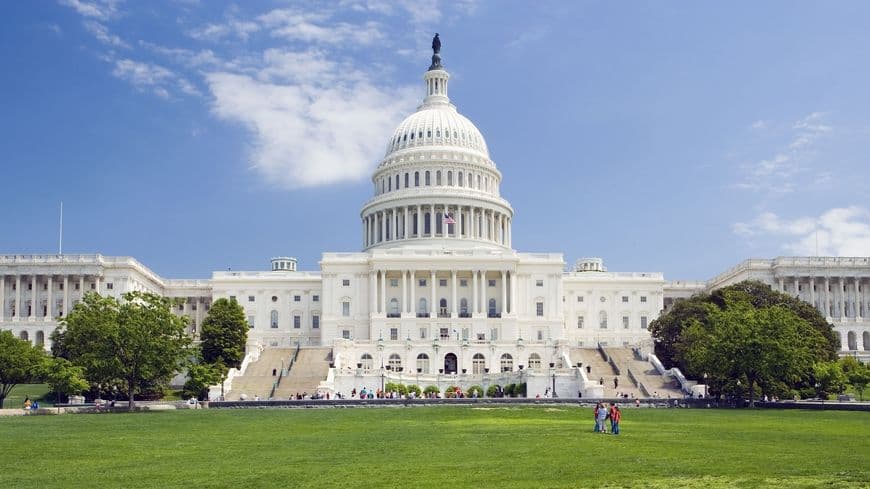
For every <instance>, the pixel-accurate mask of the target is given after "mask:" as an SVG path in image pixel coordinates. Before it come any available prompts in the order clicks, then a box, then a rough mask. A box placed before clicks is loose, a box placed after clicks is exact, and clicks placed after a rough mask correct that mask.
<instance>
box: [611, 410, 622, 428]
mask: <svg viewBox="0 0 870 489" xmlns="http://www.w3.org/2000/svg"><path fill="white" fill-rule="evenodd" d="M620 419H622V412H621V411H620V410H619V406H617V405H616V403H615V402H614V403H611V404H610V432H611V433H613V434H614V435H618V434H619V420H620Z"/></svg>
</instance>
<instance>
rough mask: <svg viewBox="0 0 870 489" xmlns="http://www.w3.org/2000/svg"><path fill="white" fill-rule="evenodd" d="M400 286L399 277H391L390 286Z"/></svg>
mask: <svg viewBox="0 0 870 489" xmlns="http://www.w3.org/2000/svg"><path fill="white" fill-rule="evenodd" d="M398 286H399V279H397V278H391V279H390V287H398Z"/></svg>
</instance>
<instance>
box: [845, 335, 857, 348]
mask: <svg viewBox="0 0 870 489" xmlns="http://www.w3.org/2000/svg"><path fill="white" fill-rule="evenodd" d="M846 338H848V344H849V350H857V349H858V335H856V334H855V332H854V331H849V334H848V335H847V336H846Z"/></svg>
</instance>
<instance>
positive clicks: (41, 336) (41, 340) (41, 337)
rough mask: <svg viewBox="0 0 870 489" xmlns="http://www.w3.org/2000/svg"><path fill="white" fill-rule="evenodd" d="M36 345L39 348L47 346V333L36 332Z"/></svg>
mask: <svg viewBox="0 0 870 489" xmlns="http://www.w3.org/2000/svg"><path fill="white" fill-rule="evenodd" d="M36 344H37V346H42V345H44V344H45V333H43V332H42V331H37V332H36Z"/></svg>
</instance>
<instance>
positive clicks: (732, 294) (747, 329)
mask: <svg viewBox="0 0 870 489" xmlns="http://www.w3.org/2000/svg"><path fill="white" fill-rule="evenodd" d="M722 300H723V304H722V306H721V307H720V306H717V305H712V304H708V305H707V306H706V307H707V308H708V311H707V314H706V319H707V321H706V323H702V322H701V321H700V320H697V319H691V320H690V321H689V322H688V323H689V324H688V326H687V327H686V328H685V331H683V332H682V334H681V335H680V337H679V338H678V340H677V341H676V342H675V347H676V357H677V358H678V359H679V360H680V361H681V362H682V364H683V365H684V366H685V367H686V370H687V371H688V372H691V373H692V374H694V375H696V376H698V377H700V376H702V375H703V373H708V375H709V376H710V377H709V378H708V381H711V380H712V384H714V385H716V388H717V389H716V390H719V391H720V392H721V387H723V386H724V384H727V383H728V382H729V381H730V380H734V382H735V384H736V382H737V381H742V382H744V383H745V386H746V388H747V389H748V390H749V400H750V405H753V404H754V400H755V388H756V387H761V388H762V391H763V392H770V391H771V390H772V389H774V388H775V387H776V386H778V385H780V384H785V385H789V386H792V385H795V384H797V383H798V382H799V381H801V380H802V379H803V380H804V381H807V380H808V379H809V378H810V377H811V375H812V373H813V370H812V368H813V362H814V361H815V359H814V357H813V355H811V351H812V349H813V346H814V345H815V343H816V342H817V340H818V338H816V337H814V336H813V335H811V334H808V331H812V328H811V327H810V326H809V325H808V324H807V322H806V321H805V320H803V319H801V318H800V317H799V316H798V315H797V314H795V313H794V312H793V311H791V310H790V309H788V308H786V307H784V306H781V305H774V306H770V307H765V308H761V309H759V308H756V307H755V306H754V305H753V304H752V302H751V300H750V298H749V297H748V295H747V294H746V293H745V292H742V291H728V292H727V293H725V294H724V295H723V296H722ZM738 389H739V388H738ZM714 392H715V391H714Z"/></svg>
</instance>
